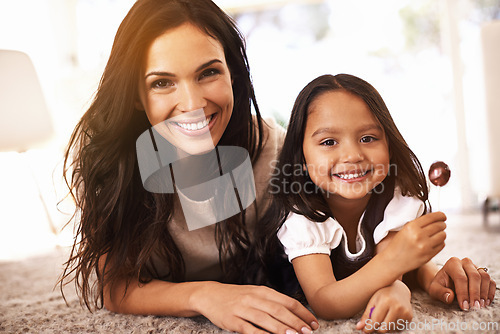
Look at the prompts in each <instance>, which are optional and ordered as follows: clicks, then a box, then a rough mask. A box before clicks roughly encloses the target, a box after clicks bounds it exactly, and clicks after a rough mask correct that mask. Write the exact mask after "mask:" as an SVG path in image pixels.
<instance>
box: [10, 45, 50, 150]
mask: <svg viewBox="0 0 500 334" xmlns="http://www.w3.org/2000/svg"><path fill="white" fill-rule="evenodd" d="M52 133H53V126H52V120H51V117H50V114H49V111H48V110H47V105H46V104H45V100H44V97H43V93H42V89H41V87H40V82H39V80H38V77H37V74H36V71H35V68H34V66H33V63H32V62H31V59H30V58H29V56H28V55H27V54H25V53H23V52H20V51H13V50H0V151H19V152H22V151H25V150H27V149H29V148H31V147H33V146H35V145H38V144H40V143H42V142H43V141H45V140H47V139H49V138H50V137H51V135H52Z"/></svg>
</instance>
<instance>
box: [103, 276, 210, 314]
mask: <svg viewBox="0 0 500 334" xmlns="http://www.w3.org/2000/svg"><path fill="white" fill-rule="evenodd" d="M215 284H219V283H216V282H185V283H171V282H165V281H160V280H152V281H151V282H149V283H147V284H140V283H139V282H138V281H137V280H132V281H130V282H129V285H128V286H127V287H126V282H125V280H123V281H120V282H117V283H116V284H114V285H113V289H112V291H110V289H109V288H105V289H104V306H105V307H106V308H107V309H108V310H110V311H112V312H117V313H127V314H143V315H170V316H179V317H191V316H196V315H200V314H201V312H200V308H199V304H201V300H202V298H200V296H203V294H204V293H205V292H206V291H207V290H209V286H211V285H215Z"/></svg>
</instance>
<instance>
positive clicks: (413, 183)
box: [256, 74, 429, 262]
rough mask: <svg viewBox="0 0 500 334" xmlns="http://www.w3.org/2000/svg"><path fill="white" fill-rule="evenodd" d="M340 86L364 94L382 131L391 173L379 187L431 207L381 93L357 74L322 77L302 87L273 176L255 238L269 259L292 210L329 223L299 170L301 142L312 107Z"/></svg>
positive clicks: (319, 195) (323, 205)
mask: <svg viewBox="0 0 500 334" xmlns="http://www.w3.org/2000/svg"><path fill="white" fill-rule="evenodd" d="M336 90H340V91H345V92H348V93H350V94H353V95H355V96H358V97H359V98H361V99H362V100H363V101H364V102H365V103H366V105H367V106H368V108H369V109H370V111H371V112H372V113H373V115H374V116H375V117H376V118H377V120H378V121H379V122H380V124H381V125H382V127H383V129H384V132H385V135H386V137H387V142H388V146H389V152H390V169H389V173H388V176H387V177H386V179H385V180H384V181H383V182H382V184H381V185H379V186H380V187H383V186H384V185H385V184H388V183H391V184H395V186H398V187H399V188H400V189H401V192H402V194H403V195H405V196H415V197H418V198H419V199H421V200H422V201H423V202H424V203H426V210H427V209H428V208H427V200H428V193H429V189H428V186H427V181H426V178H425V173H424V171H423V169H422V165H421V164H420V162H419V160H418V159H417V157H416V155H415V154H414V153H413V152H412V150H411V149H410V148H409V147H408V145H407V144H406V141H405V140H404V138H403V136H402V135H401V133H400V132H399V130H398V129H397V127H396V124H395V123H394V120H393V119H392V117H391V115H390V113H389V110H388V108H387V106H386V104H385V103H384V100H383V99H382V97H381V96H380V94H379V93H378V91H377V90H376V89H375V88H374V87H373V86H372V85H370V84H369V83H368V82H366V81H364V80H362V79H360V78H358V77H355V76H353V75H349V74H338V75H335V76H332V75H323V76H320V77H318V78H316V79H314V80H313V81H311V82H310V83H309V84H307V86H305V87H304V89H302V91H301V92H300V93H299V95H298V97H297V99H296V100H295V104H294V106H293V109H292V114H291V116H290V122H289V124H288V128H287V134H286V137H285V142H284V144H283V148H282V150H281V152H280V155H279V160H278V162H277V164H276V169H275V170H276V172H275V173H273V177H272V178H271V180H270V193H272V195H273V200H272V204H271V206H270V209H269V210H268V211H267V212H266V215H265V217H264V219H263V225H264V226H265V227H264V228H263V229H262V230H260V231H259V236H257V237H256V240H257V241H258V244H256V250H257V256H258V257H259V258H260V259H261V261H263V262H265V261H268V260H269V258H270V257H269V254H270V253H273V252H276V251H277V250H279V249H280V246H279V242H278V241H277V237H276V233H277V231H278V229H279V228H280V227H281V225H282V224H283V223H284V221H285V219H286V217H287V216H288V214H289V213H290V212H295V213H298V214H301V215H303V216H305V217H307V218H309V219H310V220H312V221H317V222H322V221H325V220H326V219H327V218H328V217H329V216H330V215H331V212H330V209H329V207H328V205H327V203H326V201H325V200H324V198H323V196H322V191H321V190H320V189H319V188H318V187H317V186H316V185H314V183H313V182H312V180H311V178H310V177H309V175H308V174H307V173H306V172H301V171H298V172H297V169H300V168H301V166H302V165H303V163H304V162H305V160H304V152H303V150H302V144H303V142H304V132H305V128H306V123H307V116H308V113H309V106H310V104H311V103H312V102H313V101H314V100H315V99H316V98H317V97H318V96H319V95H321V94H323V93H326V92H331V91H336ZM380 187H379V188H380Z"/></svg>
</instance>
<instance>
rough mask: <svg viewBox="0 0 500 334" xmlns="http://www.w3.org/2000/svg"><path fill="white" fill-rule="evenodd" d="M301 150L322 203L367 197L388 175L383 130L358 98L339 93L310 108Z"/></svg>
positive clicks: (321, 97)
mask: <svg viewBox="0 0 500 334" xmlns="http://www.w3.org/2000/svg"><path fill="white" fill-rule="evenodd" d="M302 148H303V152H304V157H305V161H306V165H307V170H308V173H309V176H310V177H311V179H312V181H313V182H314V183H315V184H316V185H317V186H319V187H320V188H321V189H323V190H325V191H326V193H325V194H324V196H325V197H326V200H327V202H328V203H331V202H330V201H331V200H333V201H335V200H340V199H348V200H356V199H363V198H365V197H366V196H369V194H370V191H371V190H372V189H373V188H375V187H376V186H377V185H378V184H380V183H381V182H382V181H383V180H384V178H385V177H386V176H387V173H388V170H389V160H390V158H389V146H388V143H387V139H386V136H385V132H384V129H383V127H382V126H381V125H380V123H379V122H378V120H377V119H376V118H375V116H374V115H373V114H372V112H371V111H370V109H369V108H368V106H367V105H366V103H365V102H364V101H363V100H362V99H361V98H359V97H358V96H356V95H353V94H351V93H348V92H345V91H330V92H326V93H322V94H320V95H319V96H318V97H316V99H315V100H314V101H313V102H312V103H311V104H310V106H309V110H308V117H307V124H306V129H305V133H304V143H303V147H302Z"/></svg>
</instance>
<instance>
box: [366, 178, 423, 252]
mask: <svg viewBox="0 0 500 334" xmlns="http://www.w3.org/2000/svg"><path fill="white" fill-rule="evenodd" d="M424 212H425V203H424V202H423V201H422V200H421V199H419V198H418V197H414V196H405V195H403V194H402V193H401V189H399V187H396V188H395V189H394V197H393V198H392V199H391V201H390V202H389V204H387V206H386V208H385V211H384V218H383V220H382V221H381V222H380V224H378V225H377V227H376V228H375V231H374V232H373V239H374V241H375V244H378V243H379V242H380V241H381V240H382V239H384V238H385V237H386V236H387V234H388V233H389V232H390V231H399V230H400V229H402V228H403V226H404V225H405V224H406V223H408V222H410V221H412V220H414V219H416V218H418V217H420V216H422V215H423V214H424Z"/></svg>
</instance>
